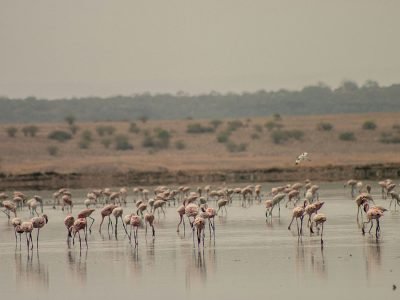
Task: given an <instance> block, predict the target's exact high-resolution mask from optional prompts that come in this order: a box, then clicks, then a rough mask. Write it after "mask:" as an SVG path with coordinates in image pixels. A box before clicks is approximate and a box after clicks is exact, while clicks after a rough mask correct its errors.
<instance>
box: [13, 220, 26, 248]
mask: <svg viewBox="0 0 400 300" xmlns="http://www.w3.org/2000/svg"><path fill="white" fill-rule="evenodd" d="M11 224H12V226H14V232H15V247H16V246H17V244H18V241H17V233H19V243H20V244H21V233H23V232H24V231H22V230H21V224H22V220H21V219H20V218H13V219H12V220H11Z"/></svg>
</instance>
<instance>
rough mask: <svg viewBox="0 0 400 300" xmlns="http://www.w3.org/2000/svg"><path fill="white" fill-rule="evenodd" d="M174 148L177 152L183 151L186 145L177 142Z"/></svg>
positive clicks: (180, 141)
mask: <svg viewBox="0 0 400 300" xmlns="http://www.w3.org/2000/svg"><path fill="white" fill-rule="evenodd" d="M175 148H176V149H178V150H183V149H185V148H186V144H185V143H184V141H182V140H179V141H176V142H175Z"/></svg>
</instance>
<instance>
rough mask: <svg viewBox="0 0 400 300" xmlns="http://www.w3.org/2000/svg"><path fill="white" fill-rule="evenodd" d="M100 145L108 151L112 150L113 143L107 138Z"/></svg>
mask: <svg viewBox="0 0 400 300" xmlns="http://www.w3.org/2000/svg"><path fill="white" fill-rule="evenodd" d="M100 143H101V144H102V145H103V146H104V148H107V149H108V148H110V145H111V143H112V141H111V139H109V138H105V139H102V140H101V141H100Z"/></svg>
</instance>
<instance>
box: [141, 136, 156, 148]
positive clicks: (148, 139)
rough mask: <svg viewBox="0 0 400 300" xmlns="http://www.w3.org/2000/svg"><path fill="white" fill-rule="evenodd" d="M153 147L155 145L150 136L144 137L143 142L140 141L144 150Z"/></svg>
mask: <svg viewBox="0 0 400 300" xmlns="http://www.w3.org/2000/svg"><path fill="white" fill-rule="evenodd" d="M155 145H156V143H155V142H154V139H153V137H152V136H150V135H146V136H145V137H144V138H143V141H142V146H143V147H145V148H151V147H155Z"/></svg>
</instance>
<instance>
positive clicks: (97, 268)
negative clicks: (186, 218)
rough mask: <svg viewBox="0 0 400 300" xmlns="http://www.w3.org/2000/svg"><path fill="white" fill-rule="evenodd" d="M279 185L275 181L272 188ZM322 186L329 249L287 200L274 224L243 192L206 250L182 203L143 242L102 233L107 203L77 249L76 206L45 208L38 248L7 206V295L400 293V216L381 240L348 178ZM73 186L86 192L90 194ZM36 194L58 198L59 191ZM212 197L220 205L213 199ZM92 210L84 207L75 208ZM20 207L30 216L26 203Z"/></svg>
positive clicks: (1, 225) (1, 240)
mask: <svg viewBox="0 0 400 300" xmlns="http://www.w3.org/2000/svg"><path fill="white" fill-rule="evenodd" d="M271 186H272V185H271V184H267V185H265V188H264V191H265V190H267V189H268V190H270V188H271ZM320 186H321V190H320V198H321V200H323V201H325V205H324V206H323V208H322V209H321V212H323V213H325V214H326V215H327V218H328V220H327V222H326V224H325V227H324V241H325V243H324V247H323V248H321V243H320V237H319V236H317V235H313V236H310V234H309V231H308V229H307V227H306V226H305V227H304V236H303V237H302V238H301V240H298V238H297V232H296V225H295V223H294V226H292V230H291V231H289V230H288V229H287V226H288V224H289V222H290V219H291V211H292V209H287V208H284V207H282V210H281V217H280V218H278V217H277V216H275V217H274V218H273V219H272V222H271V223H266V222H265V209H264V204H263V203H262V204H256V203H254V205H252V206H250V207H248V208H242V207H241V206H240V203H239V201H237V200H234V202H233V204H232V205H231V206H229V207H228V214H227V215H226V216H225V215H223V216H217V217H216V220H215V223H216V238H215V243H214V240H212V239H210V236H209V232H208V230H207V231H206V241H205V248H204V251H203V250H202V249H201V250H200V252H199V251H198V249H197V245H196V248H194V246H193V242H192V237H191V233H190V230H188V226H187V227H186V229H187V230H186V235H185V236H184V235H183V230H181V232H180V233H179V234H178V233H177V232H176V225H177V223H178V214H177V213H176V207H167V213H166V216H165V217H164V216H162V215H161V216H160V218H158V217H157V215H156V222H155V229H156V238H155V239H154V240H153V239H152V237H151V236H150V234H149V235H148V236H147V239H146V238H145V234H144V229H142V228H141V229H139V245H138V247H137V248H136V249H135V248H134V247H132V246H131V245H130V244H129V240H128V238H127V237H126V236H125V234H124V231H123V229H122V227H120V228H119V233H118V239H116V238H115V236H114V235H113V234H110V235H109V234H108V233H107V226H103V234H102V235H100V234H99V232H98V227H99V223H100V217H99V215H100V213H99V210H100V208H98V209H97V210H98V211H96V212H94V217H95V219H96V222H95V223H94V225H93V231H92V234H91V235H89V236H88V243H89V249H86V247H83V248H82V251H80V249H79V242H78V243H77V244H75V246H74V247H72V248H71V249H68V247H67V244H66V235H67V232H66V229H65V227H64V224H63V219H64V217H65V215H66V213H65V212H62V211H61V209H60V208H58V209H56V210H53V209H51V207H50V206H45V213H46V214H48V216H49V223H48V224H47V225H46V226H45V227H44V228H43V229H42V230H41V234H40V242H39V251H37V250H36V244H35V248H34V250H33V251H32V252H30V251H29V252H28V251H27V248H26V240H25V236H23V239H22V247H21V250H20V249H19V246H18V247H17V249H16V247H15V239H14V231H13V228H12V226H11V225H8V224H7V218H6V217H5V215H4V214H1V215H0V256H1V260H0V262H1V266H0V291H1V299H6V298H7V297H10V296H13V297H15V298H21V299H22V298H27V297H29V298H30V299H72V297H73V298H78V297H79V298H83V297H84V298H88V299H94V298H95V297H96V298H97V299H113V298H114V297H115V299H117V298H118V299H122V298H127V297H129V298H143V297H146V298H147V299H157V298H161V297H162V298H166V299H217V298H219V299H256V298H261V297H262V298H263V299H264V298H275V299H289V298H296V299H321V298H324V299H337V298H338V296H339V297H342V298H344V299H349V298H356V299H378V298H379V299H399V297H400V235H399V232H398V229H399V228H400V226H399V225H400V214H399V213H398V212H389V211H388V212H386V213H385V215H384V217H383V218H382V219H381V238H380V239H379V241H377V240H376V239H375V236H373V235H369V234H366V235H365V236H363V235H362V234H361V230H360V228H359V227H358V225H357V223H356V213H357V208H356V205H355V203H354V201H352V200H350V199H349V196H348V194H349V192H348V190H346V194H345V193H344V191H343V185H342V183H329V184H321V185H320ZM373 188H374V190H373V191H374V196H375V199H377V204H380V205H383V206H386V207H388V206H389V200H387V201H384V200H380V195H379V189H378V185H377V184H376V183H375V184H374V185H373ZM72 192H73V196H74V197H75V195H76V197H77V198H79V197H82V199H83V195H84V193H86V191H82V190H81V191H72ZM32 193H33V192H32ZM27 194H29V195H31V194H30V193H29V192H28V193H27ZM35 194H39V195H42V196H44V197H50V195H51V192H50V191H40V192H35ZM48 200H50V198H49V199H48ZM129 200H130V202H129V203H128V206H127V207H126V208H124V214H128V213H131V212H133V211H136V209H134V208H133V207H134V206H133V203H132V194H131V196H130V198H129ZM209 205H210V206H213V207H215V206H216V205H215V202H213V201H211V202H210V204H209ZM82 208H83V206H82V205H80V206H79V205H77V206H75V207H74V214H75V215H76V213H77V212H78V211H79V210H80V209H82ZM274 213H275V214H276V213H277V210H275V211H274ZM19 215H20V216H21V217H23V218H29V213H28V211H27V209H26V208H24V210H23V212H20V213H19ZM181 229H182V228H181ZM33 238H34V241H35V238H36V232H35V233H34V235H33ZM393 285H395V286H396V287H397V288H396V289H394V287H393Z"/></svg>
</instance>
